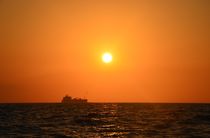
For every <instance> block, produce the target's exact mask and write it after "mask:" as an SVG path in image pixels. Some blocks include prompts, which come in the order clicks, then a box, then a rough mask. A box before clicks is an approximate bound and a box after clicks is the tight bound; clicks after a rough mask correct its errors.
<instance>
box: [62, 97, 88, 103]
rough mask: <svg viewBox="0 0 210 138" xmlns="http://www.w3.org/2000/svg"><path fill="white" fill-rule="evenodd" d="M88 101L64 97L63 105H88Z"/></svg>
mask: <svg viewBox="0 0 210 138" xmlns="http://www.w3.org/2000/svg"><path fill="white" fill-rule="evenodd" d="M87 102H88V100H87V99H82V98H72V97H71V96H68V95H66V96H64V97H63V99H62V101H61V103H73V104H74V103H87Z"/></svg>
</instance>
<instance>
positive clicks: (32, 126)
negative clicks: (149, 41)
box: [0, 103, 210, 138]
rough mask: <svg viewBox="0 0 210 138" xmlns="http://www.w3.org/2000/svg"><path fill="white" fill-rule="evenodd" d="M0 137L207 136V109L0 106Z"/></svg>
mask: <svg viewBox="0 0 210 138" xmlns="http://www.w3.org/2000/svg"><path fill="white" fill-rule="evenodd" d="M0 137H131V138H132V137H134V138H135V137H137V138H138V137H140V138H141V137H206V138H208V137H210V104H146V103H145V104H144V103H138V104H111V103H110V104H98V103H88V104H83V105H82V104H80V105H79V104H74V105H72V104H58V103H57V104H56V103H55V104H53V103H52V104H0Z"/></svg>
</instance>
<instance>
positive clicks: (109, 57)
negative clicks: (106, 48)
mask: <svg viewBox="0 0 210 138" xmlns="http://www.w3.org/2000/svg"><path fill="white" fill-rule="evenodd" d="M102 61H103V62H104V63H110V62H112V54H111V53H108V52H106V53H104V54H103V55H102Z"/></svg>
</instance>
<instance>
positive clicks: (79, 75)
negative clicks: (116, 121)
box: [0, 0, 210, 103]
mask: <svg viewBox="0 0 210 138" xmlns="http://www.w3.org/2000/svg"><path fill="white" fill-rule="evenodd" d="M209 24H210V1H209V0H172V1H171V0H170V1H169V0H70V1H69V0H49V1H48V0H44V1H41V0H20V1H17V0H0V102H1V103H7V102H12V103H13V102H14V103H16V102H60V101H61V99H62V97H63V96H65V95H66V94H68V95H70V96H73V97H81V98H88V100H89V101H90V102H193V103H194V102H210V25H209ZM104 52H110V53H111V54H112V56H113V57H112V58H113V60H112V62H111V63H108V64H106V63H104V62H102V60H101V56H102V54H103V53H104Z"/></svg>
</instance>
